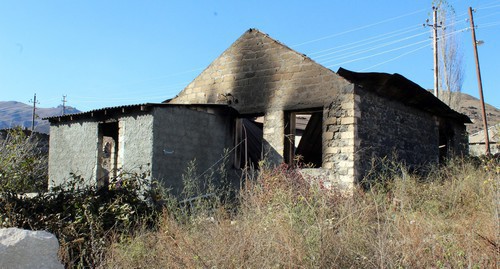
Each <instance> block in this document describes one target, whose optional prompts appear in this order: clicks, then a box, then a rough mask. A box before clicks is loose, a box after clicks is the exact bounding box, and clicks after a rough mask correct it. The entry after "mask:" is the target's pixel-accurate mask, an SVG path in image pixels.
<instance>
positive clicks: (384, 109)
mask: <svg viewBox="0 0 500 269" xmlns="http://www.w3.org/2000/svg"><path fill="white" fill-rule="evenodd" d="M355 100H356V102H355V106H356V108H355V110H356V112H357V114H356V115H355V121H356V124H357V130H356V133H355V136H356V139H357V143H356V145H355V149H354V154H355V162H356V164H357V165H356V172H355V175H356V179H357V180H358V181H359V180H362V179H363V177H364V176H365V175H366V174H367V172H368V171H370V169H371V161H372V159H373V158H384V157H388V158H393V159H394V160H397V161H399V162H403V163H405V164H406V165H407V166H409V167H410V168H411V167H413V168H418V167H420V166H422V165H425V164H430V163H437V162H438V156H439V149H438V143H439V131H438V126H437V124H438V123H437V119H436V117H435V116H433V115H431V114H429V113H427V112H424V111H421V110H418V109H416V108H413V107H409V106H406V105H403V104H402V103H400V102H395V101H391V100H388V99H387V98H381V97H379V96H377V95H375V94H374V93H371V92H368V91H366V90H364V89H363V88H356V89H355Z"/></svg>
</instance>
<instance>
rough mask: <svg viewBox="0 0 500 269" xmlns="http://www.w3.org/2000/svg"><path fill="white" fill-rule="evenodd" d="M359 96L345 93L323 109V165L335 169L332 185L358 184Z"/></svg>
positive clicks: (347, 185) (325, 167)
mask: <svg viewBox="0 0 500 269" xmlns="http://www.w3.org/2000/svg"><path fill="white" fill-rule="evenodd" d="M355 98H356V96H355V95H354V94H353V92H344V93H342V94H341V95H338V96H336V97H335V100H333V101H332V102H331V103H330V104H329V105H328V106H326V107H325V108H324V111H323V168H324V169H329V170H332V171H333V174H332V175H334V177H332V176H329V178H330V180H332V181H334V182H330V184H340V185H341V186H342V187H344V188H346V187H347V188H351V187H352V186H353V183H354V180H353V179H354V175H355V169H354V168H355V163H354V149H355V145H356V143H357V141H356V116H357V112H356V111H355V102H356V99H355Z"/></svg>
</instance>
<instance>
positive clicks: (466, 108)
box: [458, 93, 500, 134]
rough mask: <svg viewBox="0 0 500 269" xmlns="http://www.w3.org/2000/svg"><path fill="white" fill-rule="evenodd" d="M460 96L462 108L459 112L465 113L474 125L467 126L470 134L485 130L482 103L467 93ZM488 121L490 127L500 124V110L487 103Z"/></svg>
mask: <svg viewBox="0 0 500 269" xmlns="http://www.w3.org/2000/svg"><path fill="white" fill-rule="evenodd" d="M458 94H459V95H460V106H459V108H458V111H459V112H460V113H463V114H465V115H467V116H469V118H470V119H471V120H472V122H473V124H468V125H467V131H468V132H469V134H473V133H476V132H478V131H480V130H482V129H483V116H482V115H481V103H480V101H479V99H477V98H475V97H472V96H470V95H468V94H465V93H458ZM486 119H487V120H488V126H493V125H495V124H498V123H500V109H498V108H496V107H494V106H492V105H489V104H488V103H486Z"/></svg>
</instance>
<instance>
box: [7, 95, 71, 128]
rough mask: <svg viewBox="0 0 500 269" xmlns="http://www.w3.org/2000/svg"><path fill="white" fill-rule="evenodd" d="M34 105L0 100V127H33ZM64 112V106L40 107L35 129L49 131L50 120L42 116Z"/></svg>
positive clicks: (67, 109) (69, 110)
mask: <svg viewBox="0 0 500 269" xmlns="http://www.w3.org/2000/svg"><path fill="white" fill-rule="evenodd" d="M32 112H33V107H32V106H31V105H27V104H24V103H21V102H16V101H7V102H5V101H0V129H6V128H12V127H16V126H22V127H25V128H28V129H31V121H32V117H33V115H32ZM78 112H80V111H79V110H78V109H76V108H73V107H66V113H67V114H70V113H78ZM61 114H62V106H58V107H52V108H41V107H40V108H38V107H37V110H36V115H37V117H36V119H35V131H37V132H40V133H46V134H48V133H49V122H48V121H46V120H42V118H45V117H50V116H56V115H61Z"/></svg>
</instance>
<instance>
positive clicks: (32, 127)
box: [29, 93, 39, 132]
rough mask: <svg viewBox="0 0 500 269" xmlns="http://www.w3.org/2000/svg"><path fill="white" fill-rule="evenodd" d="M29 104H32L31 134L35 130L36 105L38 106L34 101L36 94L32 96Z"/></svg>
mask: <svg viewBox="0 0 500 269" xmlns="http://www.w3.org/2000/svg"><path fill="white" fill-rule="evenodd" d="M29 102H30V103H33V119H32V121H31V132H33V131H34V130H35V116H36V104H39V102H38V101H37V100H36V93H35V95H34V96H33V99H32V100H30V101H29Z"/></svg>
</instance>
